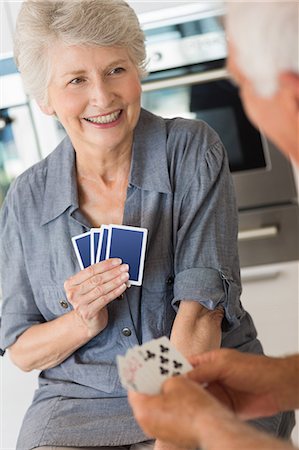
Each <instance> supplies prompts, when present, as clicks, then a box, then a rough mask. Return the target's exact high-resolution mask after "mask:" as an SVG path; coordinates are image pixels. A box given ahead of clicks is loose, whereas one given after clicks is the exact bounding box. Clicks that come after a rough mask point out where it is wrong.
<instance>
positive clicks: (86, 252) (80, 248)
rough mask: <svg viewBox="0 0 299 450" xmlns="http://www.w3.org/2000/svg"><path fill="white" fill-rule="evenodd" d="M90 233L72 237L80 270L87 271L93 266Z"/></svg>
mask: <svg viewBox="0 0 299 450" xmlns="http://www.w3.org/2000/svg"><path fill="white" fill-rule="evenodd" d="M90 234H91V233H90V231H88V232H87V233H83V234H79V235H78V236H74V237H72V243H73V246H74V249H75V253H76V256H77V259H78V262H79V266H80V269H82V270H83V269H85V268H86V267H88V266H90V264H91V252H90Z"/></svg>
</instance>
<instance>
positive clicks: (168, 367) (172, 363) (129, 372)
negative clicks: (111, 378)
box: [117, 336, 192, 394]
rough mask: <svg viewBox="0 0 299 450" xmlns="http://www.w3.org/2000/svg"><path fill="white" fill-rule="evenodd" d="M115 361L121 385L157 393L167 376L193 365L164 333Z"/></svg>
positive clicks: (185, 370)
mask: <svg viewBox="0 0 299 450" xmlns="http://www.w3.org/2000/svg"><path fill="white" fill-rule="evenodd" d="M119 358H121V359H119ZM117 364H118V370H119V376H120V379H121V382H122V384H123V386H124V387H125V388H126V389H133V390H135V391H138V392H143V393H145V394H157V393H159V392H160V389H161V386H162V384H163V382H164V381H165V380H166V379H168V378H170V377H172V376H177V375H181V374H184V373H186V372H188V371H189V370H191V369H192V366H191V364H190V363H189V362H188V361H187V360H186V359H185V357H184V356H183V355H182V354H181V353H180V352H179V351H178V350H176V348H175V347H174V346H173V345H172V344H171V343H170V341H169V339H168V338H167V337H166V336H164V337H162V338H159V339H153V340H152V341H149V342H147V343H145V344H143V345H141V346H135V347H133V348H132V349H130V350H128V352H127V353H126V355H125V356H124V357H118V360H117Z"/></svg>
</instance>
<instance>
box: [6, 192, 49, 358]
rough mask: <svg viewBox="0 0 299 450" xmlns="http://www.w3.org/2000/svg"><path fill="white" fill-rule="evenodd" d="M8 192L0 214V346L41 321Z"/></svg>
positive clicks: (9, 342)
mask: <svg viewBox="0 0 299 450" xmlns="http://www.w3.org/2000/svg"><path fill="white" fill-rule="evenodd" d="M10 194H11V193H9V194H8V195H7V198H6V200H5V203H4V205H3V207H2V210H1V213H0V230H1V235H0V269H1V288H2V292H3V300H2V311H1V328H0V332H1V333H0V348H2V349H3V350H4V349H6V348H7V347H9V346H10V345H12V344H13V343H14V342H15V341H16V339H17V338H18V337H19V336H20V335H21V334H22V333H23V332H24V331H25V330H26V329H27V328H29V327H30V326H32V325H34V324H36V323H41V322H44V318H43V316H42V315H41V313H40V311H39V309H38V308H37V306H36V304H35V301H34V296H33V293H32V289H31V286H30V282H29V279H28V275H27V270H26V262H25V261H24V255H23V250H22V240H21V232H20V229H19V224H18V220H17V217H16V214H15V211H14V207H13V200H12V196H11V195H10Z"/></svg>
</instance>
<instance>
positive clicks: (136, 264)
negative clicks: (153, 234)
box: [106, 225, 147, 286]
mask: <svg viewBox="0 0 299 450" xmlns="http://www.w3.org/2000/svg"><path fill="white" fill-rule="evenodd" d="M146 240H147V229H146V228H139V227H129V226H126V225H109V230H108V238H107V251H106V259H108V258H121V259H122V261H123V263H125V264H128V265H129V282H130V283H131V285H135V286H141V284H142V277H143V267H144V258H145V249H146Z"/></svg>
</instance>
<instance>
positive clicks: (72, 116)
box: [41, 44, 141, 154]
mask: <svg viewBox="0 0 299 450" xmlns="http://www.w3.org/2000/svg"><path fill="white" fill-rule="evenodd" d="M50 58H51V67H52V72H51V79H50V83H49V86H48V105H47V106H43V105H41V109H42V110H43V111H44V112H45V113H46V114H56V115H57V117H58V118H59V120H60V122H61V123H62V125H63V126H64V128H65V130H66V132H67V134H68V135H69V137H70V139H71V141H72V144H73V146H74V148H75V149H76V151H77V152H85V153H86V152H88V153H91V154H94V152H98V151H99V150H101V149H105V150H121V149H123V148H126V147H127V146H131V143H132V137H133V130H134V128H135V126H136V124H137V121H138V118H139V114H140V95H141V85H140V80H139V75H138V70H137V68H136V66H135V65H134V64H133V62H132V61H131V59H130V57H129V54H128V51H127V50H126V49H124V48H115V47H80V46H66V45H63V44H56V45H55V46H53V48H52V49H51V50H50Z"/></svg>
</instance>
